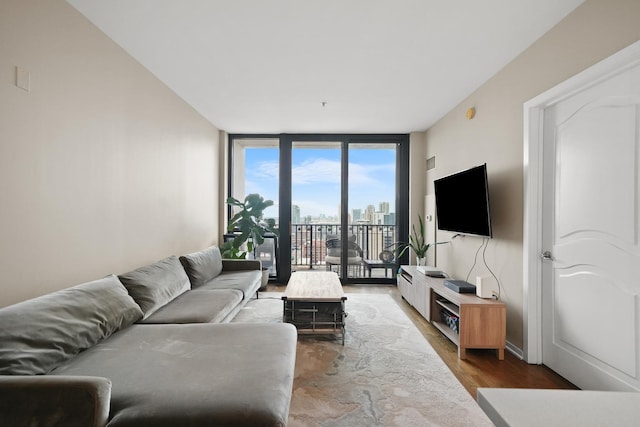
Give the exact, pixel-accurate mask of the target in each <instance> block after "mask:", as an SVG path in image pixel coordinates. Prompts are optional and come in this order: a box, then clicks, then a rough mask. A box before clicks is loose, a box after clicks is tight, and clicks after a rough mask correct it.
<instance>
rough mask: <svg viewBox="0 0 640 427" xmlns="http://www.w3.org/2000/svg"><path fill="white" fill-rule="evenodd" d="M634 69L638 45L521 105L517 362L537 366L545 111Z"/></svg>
mask: <svg viewBox="0 0 640 427" xmlns="http://www.w3.org/2000/svg"><path fill="white" fill-rule="evenodd" d="M638 64H640V41H637V42H635V43H633V44H631V45H630V46H628V47H626V48H624V49H622V50H620V51H619V52H617V53H614V54H613V55H612V56H610V57H608V58H606V59H604V60H602V61H600V62H598V63H596V64H595V65H593V66H591V67H589V68H587V69H586V70H584V71H582V72H580V73H578V74H576V75H575V76H573V77H571V78H569V79H568V80H565V81H564V82H562V83H560V84H558V85H557V86H555V87H553V88H551V89H549V90H547V91H546V92H544V93H542V94H540V95H538V96H536V97H535V98H533V99H531V100H529V101H527V102H525V103H524V123H523V124H524V127H523V128H524V150H523V151H524V159H523V160H524V162H523V167H524V169H523V172H524V189H523V191H524V192H523V200H524V210H523V212H524V218H523V236H522V237H523V268H522V271H523V316H522V317H523V323H524V324H523V335H524V336H523V347H524V348H523V357H524V360H525V361H527V362H528V363H531V364H542V362H543V360H542V260H541V258H540V254H541V253H542V252H543V251H544V250H546V249H545V248H543V247H542V227H543V224H542V217H543V211H542V206H543V203H542V202H543V194H542V178H543V167H544V164H543V157H542V156H543V148H544V147H543V142H544V138H543V137H544V112H545V109H546V108H548V107H550V106H552V105H554V104H556V103H557V102H560V101H562V100H563V99H566V98H568V97H570V96H572V95H574V94H576V93H578V92H580V91H582V90H584V89H587V88H588V87H590V86H593V85H596V84H598V83H600V82H602V81H603V80H606V79H609V78H611V77H612V76H614V75H616V74H619V73H621V72H624V71H626V70H628V69H629V68H632V67H635V66H637V65H638Z"/></svg>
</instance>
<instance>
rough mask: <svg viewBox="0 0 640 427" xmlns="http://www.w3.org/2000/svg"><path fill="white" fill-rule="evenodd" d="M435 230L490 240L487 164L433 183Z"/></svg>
mask: <svg viewBox="0 0 640 427" xmlns="http://www.w3.org/2000/svg"><path fill="white" fill-rule="evenodd" d="M433 184H434V187H435V195H436V214H437V217H438V230H445V231H451V232H454V233H461V234H471V235H476V236H483V237H491V215H490V212H489V187H488V182H487V164H486V163H485V164H483V165H480V166H476V167H473V168H470V169H467V170H464V171H462V172H458V173H454V174H453V175H449V176H445V177H443V178H439V179H436V180H435V181H434V183H433Z"/></svg>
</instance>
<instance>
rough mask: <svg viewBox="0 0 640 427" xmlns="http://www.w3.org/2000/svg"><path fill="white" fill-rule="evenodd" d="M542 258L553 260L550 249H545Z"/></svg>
mask: <svg viewBox="0 0 640 427" xmlns="http://www.w3.org/2000/svg"><path fill="white" fill-rule="evenodd" d="M540 258H541V259H542V260H543V261H553V255H551V252H549V251H544V252H542V253H541V254H540Z"/></svg>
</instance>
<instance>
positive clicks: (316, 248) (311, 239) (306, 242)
mask: <svg viewBox="0 0 640 427" xmlns="http://www.w3.org/2000/svg"><path fill="white" fill-rule="evenodd" d="M395 231H396V227H395V225H372V224H350V225H348V226H347V232H346V234H347V236H355V238H354V237H351V239H352V240H353V239H355V243H356V244H357V245H358V246H359V247H360V248H361V249H362V259H364V260H377V259H379V257H380V252H382V251H383V250H389V247H390V246H391V245H392V244H393V243H394V242H396V241H397V239H396V235H395ZM342 234H343V233H342V227H341V226H340V225H338V224H293V225H292V226H291V268H292V269H293V270H306V269H314V268H322V269H325V268H326V262H325V258H326V256H327V243H326V242H327V238H328V237H332V236H342ZM359 271H361V273H360V274H363V272H362V270H359ZM384 274H385V275H386V274H387V271H386V270H385V271H384ZM350 275H351V273H350ZM383 277H384V276H383Z"/></svg>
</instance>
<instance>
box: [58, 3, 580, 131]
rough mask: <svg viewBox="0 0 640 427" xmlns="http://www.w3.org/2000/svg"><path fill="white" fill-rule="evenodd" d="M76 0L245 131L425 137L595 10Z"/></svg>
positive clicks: (228, 124)
mask: <svg viewBox="0 0 640 427" xmlns="http://www.w3.org/2000/svg"><path fill="white" fill-rule="evenodd" d="M67 1H68V2H69V3H70V4H71V5H73V6H74V7H75V8H76V9H78V10H79V11H80V12H81V13H83V14H84V15H85V16H86V17H87V18H88V19H89V20H91V21H92V22H93V23H94V24H95V25H96V26H98V27H99V28H100V29H102V31H104V32H105V33H106V34H107V35H108V36H109V37H111V38H112V39H113V40H115V41H116V42H117V43H118V44H119V45H120V46H122V47H123V48H124V49H125V50H126V51H127V52H129V53H130V54H131V55H132V56H133V57H134V58H136V59H137V60H138V61H139V62H140V63H142V64H143V65H144V66H145V67H146V68H148V69H149V70H150V71H151V72H152V73H153V74H155V75H156V76H157V77H158V78H160V80H162V81H163V82H164V83H165V84H167V86H169V87H170V88H171V89H172V90H174V91H175V92H176V93H177V94H178V95H179V96H181V97H182V98H183V99H184V100H185V101H186V102H187V103H189V104H190V105H191V106H193V108H195V109H196V110H197V111H199V112H200V113H201V114H202V115H203V116H204V117H206V118H207V119H208V120H209V121H210V122H211V123H212V124H213V125H215V126H216V127H218V128H219V129H222V130H226V131H228V132H233V133H279V132H291V133H293V132H300V133H309V132H311V133H316V132H318V133H333V132H344V133H406V132H412V131H422V130H426V129H427V128H429V127H430V126H431V125H432V124H433V123H435V122H436V121H437V120H438V119H440V118H441V117H442V116H443V115H444V114H446V113H447V112H448V111H450V110H451V109H452V108H453V107H454V106H456V105H457V104H458V103H460V102H461V101H462V100H463V99H464V98H466V97H467V96H469V95H470V94H471V93H472V92H473V91H474V90H475V89H477V88H478V87H479V86H480V85H481V84H482V83H484V82H485V81H486V80H487V79H489V78H490V77H491V76H493V75H494V74H495V73H496V72H498V71H499V70H500V69H501V68H502V67H504V66H505V65H506V64H507V63H509V62H510V61H511V60H513V59H514V58H515V57H516V56H517V55H518V54H519V53H520V52H522V51H523V50H525V49H526V48H527V47H528V46H530V45H531V44H532V43H533V42H534V41H535V40H536V39H537V38H539V37H540V36H541V35H542V34H544V33H545V32H547V31H548V30H549V29H550V28H551V27H553V26H554V25H555V24H556V23H558V22H559V21H560V20H561V19H562V18H563V17H565V16H566V15H567V14H568V13H569V12H571V11H572V10H573V9H575V8H576V7H577V6H578V5H579V4H581V3H582V2H583V0H482V1H479V0H393V1H392V0H316V1H312V0H271V1H265V0H227V1H225V0H180V1H177V0H109V1H105V0H67ZM322 102H326V106H324V107H323V105H322Z"/></svg>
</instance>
